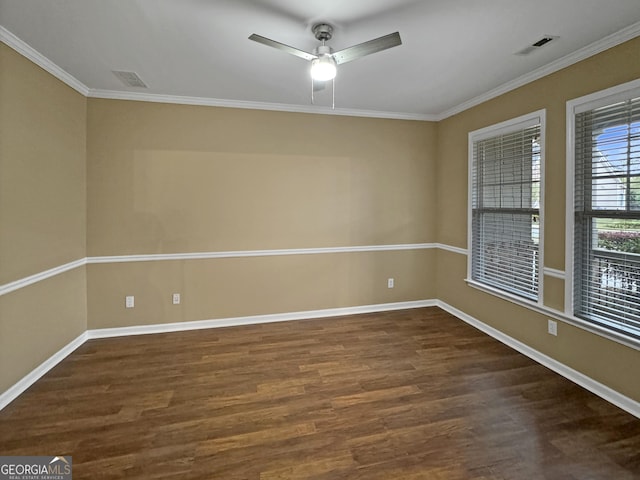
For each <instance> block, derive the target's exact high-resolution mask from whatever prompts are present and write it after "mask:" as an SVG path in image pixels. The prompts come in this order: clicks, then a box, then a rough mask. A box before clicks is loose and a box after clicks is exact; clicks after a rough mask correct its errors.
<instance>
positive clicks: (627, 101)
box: [571, 88, 640, 339]
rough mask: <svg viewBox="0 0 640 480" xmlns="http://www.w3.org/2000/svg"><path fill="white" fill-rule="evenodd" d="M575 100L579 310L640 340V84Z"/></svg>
mask: <svg viewBox="0 0 640 480" xmlns="http://www.w3.org/2000/svg"><path fill="white" fill-rule="evenodd" d="M617 90H621V91H618V92H617V93H615V94H614V95H613V96H611V95H605V96H604V97H603V98H600V99H596V100H592V101H590V102H585V103H583V104H575V103H574V104H573V107H574V108H573V111H572V112H571V114H572V117H573V121H574V125H573V131H574V138H573V155H574V173H573V175H574V199H573V212H572V214H573V219H572V220H573V292H572V297H573V298H572V300H573V305H572V307H573V315H574V316H576V317H578V318H580V319H583V320H586V321H588V322H591V323H594V324H597V325H599V326H600V327H605V328H606V329H608V330H612V331H617V332H619V333H623V334H624V335H627V336H631V337H633V338H636V339H638V338H640V88H635V89H631V90H625V89H624V88H622V89H617Z"/></svg>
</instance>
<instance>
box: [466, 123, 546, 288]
mask: <svg viewBox="0 0 640 480" xmlns="http://www.w3.org/2000/svg"><path fill="white" fill-rule="evenodd" d="M540 134H541V127H540V125H539V124H538V125H534V126H527V127H526V128H520V129H518V130H516V131H513V132H509V133H505V134H502V135H497V136H495V137H491V138H485V139H482V140H479V141H475V142H474V143H473V149H472V152H473V158H472V162H473V164H472V182H473V185H472V192H471V195H472V198H471V205H472V246H471V255H472V269H471V270H472V271H471V276H472V278H473V279H474V280H476V281H479V282H482V283H485V284H487V285H490V286H492V287H495V288H499V289H502V290H504V291H507V292H510V293H513V294H516V295H520V296H523V297H525V298H529V299H534V300H535V299H537V296H538V280H539V277H538V270H539V265H538V263H539V253H538V232H539V225H538V218H539V214H540V210H539V203H540V145H539V138H540Z"/></svg>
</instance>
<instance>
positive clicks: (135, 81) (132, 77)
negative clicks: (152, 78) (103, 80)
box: [111, 70, 147, 88]
mask: <svg viewBox="0 0 640 480" xmlns="http://www.w3.org/2000/svg"><path fill="white" fill-rule="evenodd" d="M111 71H112V72H113V74H114V75H115V76H116V77H118V78H119V79H120V81H121V82H122V83H124V84H125V85H126V86H127V87H141V88H147V84H146V83H144V82H143V81H142V79H141V78H140V76H139V75H138V74H137V73H136V72H124V71H120V70H111Z"/></svg>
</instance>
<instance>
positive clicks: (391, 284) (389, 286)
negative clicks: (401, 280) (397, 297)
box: [387, 278, 395, 288]
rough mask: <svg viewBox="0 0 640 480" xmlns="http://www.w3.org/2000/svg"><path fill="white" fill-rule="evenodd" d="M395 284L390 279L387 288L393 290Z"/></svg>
mask: <svg viewBox="0 0 640 480" xmlns="http://www.w3.org/2000/svg"><path fill="white" fill-rule="evenodd" d="M394 283H395V282H394V281H393V278H389V279H388V280H387V288H393V285H394Z"/></svg>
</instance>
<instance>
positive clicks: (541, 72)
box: [435, 22, 640, 121]
mask: <svg viewBox="0 0 640 480" xmlns="http://www.w3.org/2000/svg"><path fill="white" fill-rule="evenodd" d="M637 36H640V22H637V23H634V24H633V25H629V26H628V27H626V28H623V29H622V30H619V31H617V32H615V33H613V34H611V35H608V36H606V37H604V38H602V39H600V40H598V41H596V42H594V43H592V44H590V45H587V46H586V47H583V48H581V49H579V50H576V51H575V52H573V53H570V54H569V55H565V56H564V57H562V58H559V59H558V60H555V61H553V62H551V63H548V64H546V65H543V66H542V67H540V68H538V69H536V70H534V71H532V72H530V73H527V74H525V75H522V76H521V77H518V78H516V79H514V80H512V81H510V82H507V83H504V84H502V85H500V86H499V87H497V88H494V89H493V90H489V91H488V92H486V93H483V94H482V95H479V96H477V97H474V98H472V99H470V100H467V101H466V102H462V103H461V104H459V105H457V106H455V107H453V108H450V109H449V110H445V111H444V112H442V113H440V114H438V115H435V117H436V119H435V121H440V120H444V119H445V118H449V117H452V116H453V115H456V114H458V113H461V112H464V111H465V110H468V109H470V108H472V107H475V106H477V105H480V104H481V103H484V102H486V101H488V100H491V99H493V98H496V97H499V96H500V95H503V94H505V93H507V92H510V91H511V90H515V89H516V88H520V87H522V86H524V85H526V84H528V83H531V82H533V81H535V80H539V79H541V78H543V77H546V76H547V75H550V74H552V73H555V72H557V71H559V70H562V69H563V68H566V67H569V66H571V65H573V64H575V63H578V62H580V61H582V60H586V59H587V58H589V57H592V56H594V55H597V54H598V53H601V52H604V51H605V50H608V49H610V48H613V47H615V46H616V45H620V44H621V43H624V42H626V41H628V40H631V39H633V38H636V37H637Z"/></svg>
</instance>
